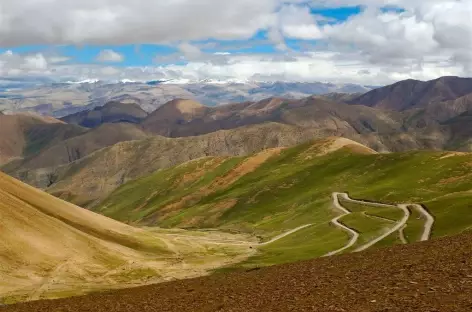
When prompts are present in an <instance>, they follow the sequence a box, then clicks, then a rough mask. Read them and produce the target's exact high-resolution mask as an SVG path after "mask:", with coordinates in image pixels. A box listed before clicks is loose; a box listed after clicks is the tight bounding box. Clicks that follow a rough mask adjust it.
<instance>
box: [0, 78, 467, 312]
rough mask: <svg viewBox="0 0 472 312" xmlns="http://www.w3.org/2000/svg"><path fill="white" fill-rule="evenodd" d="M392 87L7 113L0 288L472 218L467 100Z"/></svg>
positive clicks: (342, 251)
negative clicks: (408, 97)
mask: <svg viewBox="0 0 472 312" xmlns="http://www.w3.org/2000/svg"><path fill="white" fill-rule="evenodd" d="M445 81H446V82H447V81H450V80H448V79H446V80H445ZM406 83H408V82H406ZM427 85H428V86H431V85H434V83H430V84H427ZM392 88H393V90H396V87H392ZM415 88H419V90H420V91H421V92H424V90H425V89H424V88H426V89H428V88H430V87H421V88H420V87H415ZM387 89H388V88H387ZM381 91H382V90H374V91H371V92H373V93H371V94H370V95H369V94H366V95H363V96H360V97H356V96H342V95H335V94H332V95H330V96H318V95H317V96H310V97H307V98H303V99H283V98H269V99H265V100H261V101H258V102H246V103H239V104H230V105H222V106H217V107H207V106H204V105H202V104H200V103H198V102H196V101H194V100H184V99H174V100H172V101H170V102H167V103H165V104H164V105H162V106H160V107H159V108H158V109H157V110H155V111H154V112H151V113H148V112H146V111H145V110H143V109H142V108H141V107H139V105H135V104H129V103H121V102H111V103H107V104H106V105H104V106H103V107H96V108H94V109H92V110H90V111H82V112H78V113H74V114H73V115H70V116H65V117H63V118H61V119H56V118H53V117H45V116H40V115H37V114H34V113H30V114H1V115H0V130H1V131H2V134H8V135H3V136H1V138H0V161H1V163H0V166H1V167H0V169H1V170H2V171H3V172H5V173H7V174H9V175H10V176H11V177H10V176H7V175H5V174H3V173H2V174H0V196H1V198H2V200H1V201H0V214H1V215H0V216H1V219H0V226H1V230H2V243H0V277H1V278H2V279H3V280H4V281H5V283H4V285H2V286H1V287H0V303H6V304H12V303H16V302H23V301H36V300H42V299H54V298H63V297H70V296H76V295H86V294H89V293H96V292H103V291H106V290H114V289H122V288H130V287H137V286H142V285H148V284H155V283H162V282H164V283H166V282H171V281H174V280H181V279H188V278H194V277H200V276H205V275H211V276H219V274H238V272H252V271H259V270H264V269H263V268H264V267H268V266H274V265H275V266H278V265H284V264H288V265H289V264H291V263H298V262H299V261H307V260H311V259H314V258H320V259H321V260H320V261H324V260H323V259H331V258H334V259H337V258H338V257H346V256H347V255H348V254H350V256H352V254H364V253H367V254H370V253H376V252H379V253H382V252H388V251H384V250H391V248H401V247H402V246H403V245H410V244H413V245H414V246H416V245H417V244H421V243H424V242H426V241H428V240H434V241H435V240H438V239H439V240H440V239H442V238H443V237H455V236H456V235H460V234H461V233H464V232H467V231H469V230H470V229H471V228H472V215H471V214H470V213H469V212H470V202H471V200H472V198H471V196H472V193H471V189H472V184H471V182H470V176H471V173H470V172H471V164H472V154H471V153H470V152H469V151H470V149H469V147H468V143H467V142H468V141H469V140H470V136H469V135H468V132H467V131H466V130H464V127H463V125H464V124H466V123H467V116H468V114H469V113H468V109H469V108H468V106H467V105H465V106H464V105H462V106H460V107H457V108H456V109H453V110H451V109H449V108H448V109H447V111H446V110H445V111H444V115H441V116H446V115H447V118H449V119H447V120H446V121H444V119H441V120H440V118H438V119H437V120H436V119H433V118H430V115H429V114H430V112H428V111H429V110H430V109H434V110H437V109H441V107H444V105H443V104H440V103H443V102H435V103H434V104H431V105H429V104H421V105H422V106H421V108H417V107H413V108H405V109H403V108H402V109H398V110H391V107H390V106H389V109H384V108H377V107H376V106H382V105H384V104H381V103H384V102H385V101H387V100H385V99H383V96H384V95H383V94H384V92H386V91H385V90H384V91H382V92H381ZM379 92H381V93H380V96H379ZM418 92H419V91H418ZM441 92H442V91H441ZM441 92H440V94H442V93H441ZM464 92H468V91H467V90H465V91H464ZM464 92H462V91H461V92H459V93H458V94H457V96H459V97H461V98H462V97H464V94H463V93H464ZM448 94H450V93H448ZM392 96H393V95H392ZM454 96H455V95H454ZM454 96H450V95H449V96H448V97H440V96H439V95H437V94H436V93H434V92H433V93H432V95H431V97H432V98H434V99H439V98H440V100H441V101H446V102H448V103H449V101H454V99H453V98H454ZM387 98H388V99H389V100H388V101H393V102H395V101H394V100H396V98H395V97H393V98H390V97H388V96H387ZM360 99H363V101H364V100H365V101H367V100H366V99H369V101H371V102H372V101H374V102H375V101H377V102H376V103H380V104H378V105H377V104H372V105H371V104H369V105H367V104H366V103H364V104H365V105H358V103H357V102H356V101H360ZM463 100H464V99H462V100H460V101H463ZM336 101H339V102H336ZM342 101H346V103H341V102H342ZM382 101H384V102H382ZM424 101H426V102H427V100H424ZM458 101H459V100H458ZM393 102H392V103H393ZM426 102H425V103H426ZM369 103H370V102H369ZM372 103H373V102H372ZM385 103H387V102H385ZM388 103H390V102H388ZM444 103H445V102H444ZM461 103H463V102H461ZM385 105H387V104H385ZM388 105H393V104H388ZM368 106H373V107H374V108H372V107H368ZM438 116H439V115H438ZM441 118H442V117H441ZM448 146H457V147H458V148H457V149H456V150H453V151H448V150H446V148H447V147H448ZM17 179H18V180H17ZM19 180H21V181H23V182H20V181H19ZM24 183H28V184H29V185H27V184H24ZM34 187H36V188H38V189H36V188H34ZM40 189H42V190H40ZM76 205H77V206H76ZM79 206H80V207H82V208H79ZM433 244H434V243H433ZM394 246H397V247H394ZM352 257H354V256H352ZM362 257H363V256H362ZM326 261H328V260H326ZM329 261H331V260H329ZM332 261H336V260H332ZM232 272H234V273H232ZM211 278H212V277H211ZM0 309H1V308H0Z"/></svg>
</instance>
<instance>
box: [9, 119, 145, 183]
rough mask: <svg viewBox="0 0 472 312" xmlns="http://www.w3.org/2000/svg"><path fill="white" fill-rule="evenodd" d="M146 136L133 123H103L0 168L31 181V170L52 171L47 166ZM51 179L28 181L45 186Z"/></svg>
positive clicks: (51, 181) (55, 165)
mask: <svg viewBox="0 0 472 312" xmlns="http://www.w3.org/2000/svg"><path fill="white" fill-rule="evenodd" d="M69 126H73V125H69ZM147 137H149V134H147V133H146V132H144V131H143V130H142V129H141V128H140V127H138V126H136V125H133V124H129V123H113V124H103V125H101V126H100V127H98V128H95V129H92V130H89V131H87V132H85V133H83V134H82V135H77V136H75V137H72V138H70V139H66V140H58V141H57V142H55V144H50V145H48V146H45V147H42V148H41V149H39V151H38V152H37V153H35V154H33V155H31V156H28V157H26V158H24V159H20V160H17V161H13V162H11V163H8V164H6V165H5V166H4V167H3V168H2V170H3V171H5V172H7V173H9V174H11V175H14V176H15V177H18V178H21V179H22V180H24V181H27V182H29V181H30V180H33V181H34V180H35V179H36V177H35V176H33V177H30V176H29V175H30V171H31V170H34V169H40V171H41V172H47V174H49V173H50V172H51V170H50V169H49V168H55V167H57V166H60V165H65V164H68V163H71V162H73V161H75V160H78V159H81V158H83V157H86V156H87V155H89V154H91V153H93V152H95V151H97V150H100V149H102V148H104V147H108V146H112V145H114V144H116V143H119V142H123V141H130V140H139V139H145V138H147ZM47 174H46V175H47ZM53 182H54V179H53V178H47V179H46V178H44V177H43V178H42V179H40V180H38V181H37V182H35V183H30V184H33V185H35V186H39V187H47V186H48V185H50V184H52V183H53Z"/></svg>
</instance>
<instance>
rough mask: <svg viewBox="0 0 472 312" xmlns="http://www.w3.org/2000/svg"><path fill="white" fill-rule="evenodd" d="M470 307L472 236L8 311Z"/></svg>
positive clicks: (411, 311) (404, 311) (357, 311)
mask: <svg viewBox="0 0 472 312" xmlns="http://www.w3.org/2000/svg"><path fill="white" fill-rule="evenodd" d="M471 309H472V233H470V232H468V233H463V234H461V235H458V236H453V237H447V238H441V239H437V240H433V241H429V242H424V243H418V244H412V245H400V246H395V247H391V248H385V249H378V250H375V251H369V252H361V253H357V254H347V255H341V256H333V257H325V258H320V259H316V260H312V261H305V262H298V263H292V264H287V265H280V266H274V267H269V268H261V269H256V270H254V269H253V270H250V271H240V272H234V273H230V274H216V275H213V276H209V277H203V278H196V279H190V280H182V281H177V282H169V283H163V284H158V285H153V286H145V287H140V288H134V289H128V290H120V291H116V292H109V293H103V294H94V295H90V296H85V297H76V298H69V299H61V300H56V301H38V302H30V303H25V304H18V305H13V306H7V307H3V308H0V311H5V312H45V311H61V312H88V311H94V312H158V311H159V312H171V311H175V312H186V311H188V312H200V311H201V312H203V311H228V312H230V311H231V312H239V311H241V312H243V311H244V312H269V311H270V312H286V311H320V312H329V311H350V312H370V311H372V312H373V311H379V312H380V311H389V312H418V311H441V312H459V311H461V312H462V311H471Z"/></svg>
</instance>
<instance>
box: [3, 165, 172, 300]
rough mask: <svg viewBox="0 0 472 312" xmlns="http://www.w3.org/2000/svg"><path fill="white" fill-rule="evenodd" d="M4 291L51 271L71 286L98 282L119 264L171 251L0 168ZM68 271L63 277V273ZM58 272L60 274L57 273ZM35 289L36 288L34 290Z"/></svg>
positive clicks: (151, 237) (27, 285) (149, 237)
mask: <svg viewBox="0 0 472 312" xmlns="http://www.w3.org/2000/svg"><path fill="white" fill-rule="evenodd" d="M0 229H1V232H0V233H1V240H0V277H1V279H2V283H1V286H0V294H1V295H4V294H5V293H8V292H13V293H15V291H21V290H24V289H28V288H31V286H32V285H33V286H34V285H35V284H37V285H41V284H42V283H43V282H44V281H45V279H46V278H47V277H48V276H49V275H51V276H52V277H53V278H57V280H56V282H57V283H58V284H61V283H66V284H67V283H69V284H70V285H73V284H75V283H77V282H79V281H80V280H82V279H85V280H89V281H92V280H94V279H95V280H96V282H97V284H98V283H103V282H104V281H100V274H104V273H105V272H106V271H108V270H110V269H111V268H113V267H114V266H116V264H117V263H118V264H119V263H125V262H127V261H130V260H131V259H136V261H137V262H140V261H142V260H143V259H145V258H146V256H145V252H149V253H154V255H155V257H162V256H165V255H168V254H169V251H168V250H167V249H166V247H165V244H164V243H163V242H162V241H161V240H160V239H159V238H158V237H157V236H156V235H151V234H149V233H147V232H145V231H143V230H139V229H135V228H132V227H130V226H127V225H124V224H122V223H119V222H117V221H114V220H112V219H109V218H106V217H103V216H101V215H98V214H95V213H93V212H90V211H87V210H85V209H82V208H79V207H77V206H74V205H72V204H69V203H66V202H64V201H62V200H60V199H57V198H55V197H53V196H51V195H48V194H46V193H44V192H41V191H39V190H36V189H34V188H32V187H30V186H28V185H26V184H23V183H22V182H19V181H17V180H15V179H13V178H10V177H8V176H6V175H4V174H2V173H0ZM59 268H60V270H61V272H62V273H63V272H68V274H64V275H65V277H64V280H62V281H61V277H60V276H59V275H60V274H59V273H60V272H59V271H57V272H56V270H59ZM56 273H57V274H56ZM53 275H57V276H53ZM31 293H33V292H31Z"/></svg>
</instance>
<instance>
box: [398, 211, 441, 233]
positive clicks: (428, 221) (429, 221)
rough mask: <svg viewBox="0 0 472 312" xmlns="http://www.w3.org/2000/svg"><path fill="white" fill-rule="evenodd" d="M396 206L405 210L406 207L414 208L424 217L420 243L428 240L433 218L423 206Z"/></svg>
mask: <svg viewBox="0 0 472 312" xmlns="http://www.w3.org/2000/svg"><path fill="white" fill-rule="evenodd" d="M398 206H399V207H403V208H406V209H408V207H414V208H415V209H416V210H418V211H419V212H420V213H421V214H422V215H423V216H424V217H425V219H426V222H425V224H424V231H423V234H422V235H421V238H420V241H423V242H424V241H427V240H428V239H430V237H431V231H432V229H433V224H434V217H433V216H432V215H431V214H430V213H429V212H428V211H427V210H426V209H425V208H424V207H423V206H421V205H418V204H402V205H398Z"/></svg>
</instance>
